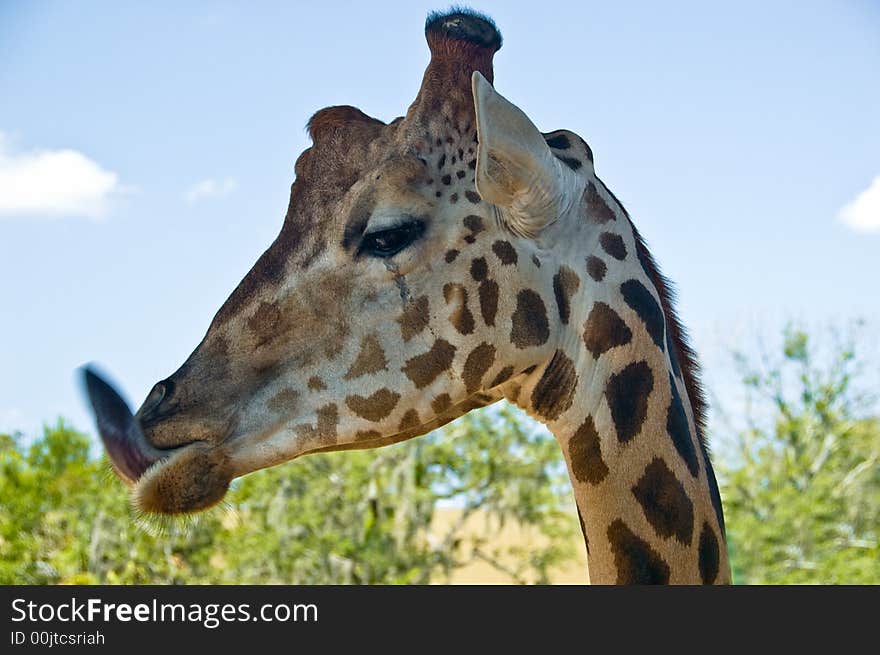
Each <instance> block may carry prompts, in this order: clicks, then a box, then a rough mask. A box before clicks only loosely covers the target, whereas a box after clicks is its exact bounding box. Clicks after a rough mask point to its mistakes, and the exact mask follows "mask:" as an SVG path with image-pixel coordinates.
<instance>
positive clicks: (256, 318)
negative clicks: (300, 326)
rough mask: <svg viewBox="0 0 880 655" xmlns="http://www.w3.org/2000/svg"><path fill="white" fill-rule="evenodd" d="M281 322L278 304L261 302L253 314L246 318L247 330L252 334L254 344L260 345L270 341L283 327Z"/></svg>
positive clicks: (281, 316) (281, 317)
mask: <svg viewBox="0 0 880 655" xmlns="http://www.w3.org/2000/svg"><path fill="white" fill-rule="evenodd" d="M283 323H284V321H283V315H282V313H281V310H280V309H278V305H276V304H275V303H270V302H261V303H260V304H259V306H257V311H255V312H254V314H253V316H251V317H250V318H248V319H247V327H248V330H250V331H251V334H253V336H254V342H255V343H254V345H255V346H256V347H260V346H263V345H265V344H267V343H269V342H270V341H272V339H273V338H275V336H276V335H277V334H278V333H279V331H282V330H283V329H284V328H283Z"/></svg>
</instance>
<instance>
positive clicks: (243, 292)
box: [86, 12, 591, 513]
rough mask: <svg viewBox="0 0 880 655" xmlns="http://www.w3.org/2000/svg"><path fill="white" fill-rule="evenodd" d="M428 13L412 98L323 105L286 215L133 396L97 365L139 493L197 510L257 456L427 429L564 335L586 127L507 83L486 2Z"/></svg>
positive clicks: (295, 453)
mask: <svg viewBox="0 0 880 655" xmlns="http://www.w3.org/2000/svg"><path fill="white" fill-rule="evenodd" d="M425 32H426V37H427V41H428V45H429V47H430V50H431V55H432V56H431V61H430V64H429V65H428V68H427V70H426V72H425V75H424V79H423V82H422V86H421V88H420V91H419V93H418V96H417V97H416V99H415V101H414V102H413V104H412V105H411V106H410V108H409V110H408V111H407V114H406V116H404V117H401V118H398V119H397V120H395V121H392V122H391V123H389V124H385V123H383V122H381V121H379V120H376V119H374V118H371V117H369V116H367V115H365V114H364V113H362V112H361V111H359V110H358V109H356V108H354V107H349V106H340V107H328V108H325V109H322V110H321V111H319V112H317V113H316V114H315V115H314V116H313V117H312V118H311V120H310V121H309V126H308V127H309V134H310V136H311V139H312V142H313V145H312V147H310V148H309V149H307V150H306V151H305V152H303V153H302V155H301V156H300V157H299V159H298V160H297V162H296V180H295V182H294V183H293V186H292V188H291V195H290V205H289V208H288V212H287V216H286V218H285V221H284V224H283V227H282V229H281V232H280V234H279V235H278V237H277V238H276V240H275V241H274V242H273V243H272V245H271V246H270V247H269V249H268V250H267V251H266V252H265V253H264V254H263V255H262V256H261V257H260V259H259V260H258V261H257V263H256V264H255V265H254V267H253V268H252V270H251V271H250V272H249V273H248V274H247V275H246V276H245V278H244V279H243V280H242V281H241V283H240V284H239V285H238V287H237V288H236V289H235V290H234V291H233V293H232V294H231V295H230V297H229V298H228V299H227V301H226V302H225V303H224V305H223V306H222V307H221V308H220V310H219V311H218V313H217V314H216V316H215V318H214V320H213V322H212V323H211V325H210V327H209V329H208V331H207V334H206V335H205V337H204V339H203V340H202V342H201V343H200V344H199V345H198V347H197V348H196V349H195V351H194V352H193V353H192V354H191V356H190V357H189V358H188V359H187V360H186V362H184V364H183V365H182V366H181V367H180V368H179V369H178V370H177V371H176V372H175V373H174V374H173V375H171V376H170V377H168V378H167V379H165V380H162V381H161V382H159V383H157V384H156V385H155V387H154V388H153V390H152V391H151V392H150V394H149V395H148V397H147V398H146V400H145V401H144V403H143V404H142V406H141V407H140V409H139V410H138V412H137V413H136V415H135V416H134V417H131V415H130V414H129V413H128V412H127V410H126V409H125V405H124V403H122V402H121V401H120V400H119V398H118V396H116V394H115V392H113V390H112V389H111V388H110V387H109V386H107V385H106V384H104V383H103V382H102V381H101V380H100V379H99V378H97V377H96V376H95V375H94V374H93V373H88V374H87V376H86V377H87V382H88V385H87V386H88V389H89V393H90V397H91V401H92V404H93V407H94V409H95V411H96V414H97V417H98V423H99V429H100V432H101V434H102V437H103V439H104V442H105V444H106V446H107V449H108V453H109V455H110V456H111V460H112V461H113V463H114V465H115V469H116V470H117V472H118V473H119V474H120V475H121V476H122V477H123V478H124V479H126V480H127V481H128V482H130V483H132V484H133V485H134V486H135V498H136V500H137V503H138V504H139V506H140V507H141V508H142V509H143V510H145V511H148V512H158V513H181V512H190V511H195V510H199V509H202V508H205V507H208V506H210V505H212V504H214V503H216V502H217V501H219V500H220V499H221V498H222V497H223V495H224V494H225V492H226V490H227V487H228V484H229V482H230V481H231V480H232V479H233V478H234V477H237V476H240V475H244V474H246V473H248V472H251V471H254V470H257V469H261V468H265V467H269V466H273V465H275V464H279V463H281V462H284V461H287V460H291V459H293V458H296V457H299V456H301V455H303V454H305V453H310V452H316V451H327V450H341V449H349V448H371V447H375V446H381V445H385V444H390V443H394V442H398V441H401V440H403V439H407V438H410V437H414V436H417V435H420V434H423V433H425V432H427V431H429V430H431V429H433V428H435V427H437V426H439V425H442V424H444V423H446V422H448V421H450V420H452V419H454V418H456V417H458V416H460V415H461V414H463V413H465V412H467V411H469V410H470V409H472V408H475V407H479V406H482V405H485V404H487V403H489V402H492V401H494V400H497V399H498V398H500V397H502V395H503V394H504V393H505V390H507V391H509V390H510V389H515V388H517V387H518V385H519V384H521V381H522V379H524V378H525V377H526V376H527V375H528V373H529V372H530V371H533V370H534V369H535V368H536V367H537V366H539V365H540V364H541V363H542V362H544V361H545V360H547V359H548V358H549V357H550V355H552V353H553V352H554V346H553V344H554V342H555V341H557V340H558V338H559V337H560V335H559V330H558V329H557V326H558V323H559V322H558V321H554V320H552V318H551V316H550V314H549V312H550V309H551V307H549V305H548V302H547V299H548V298H550V299H552V298H553V297H554V289H555V295H556V296H557V297H558V296H559V294H560V293H561V294H563V295H564V294H567V293H570V291H571V290H572V289H571V282H570V281H567V280H565V279H562V280H561V281H560V280H559V279H558V275H557V276H556V279H555V280H554V275H553V272H551V269H550V267H549V266H548V267H542V261H543V260H545V259H546V258H552V257H553V249H554V248H557V247H558V246H559V244H558V243H557V242H556V239H557V234H558V231H554V230H553V229H552V227H553V224H554V223H556V222H559V221H564V220H565V219H566V216H567V214H568V213H570V212H571V210H572V208H573V207H574V206H575V205H577V204H578V202H579V201H580V197H581V196H582V194H583V190H584V183H583V179H582V177H581V176H578V175H575V174H574V172H573V170H572V169H573V168H575V167H579V166H582V165H583V166H591V162H590V158H589V156H588V154H587V153H588V150H587V149H586V144H584V143H583V141H582V140H580V139H579V138H577V137H574V136H573V135H569V134H566V133H558V134H556V135H552V137H551V138H549V139H545V137H544V136H542V135H541V133H540V132H538V130H537V129H536V128H535V126H534V125H533V124H532V123H531V121H530V120H529V119H528V118H527V117H526V115H525V114H524V113H523V112H522V111H520V110H519V109H518V108H517V107H515V106H514V105H513V104H511V103H509V102H508V101H507V100H505V99H504V98H503V97H502V96H501V95H499V94H498V93H497V92H496V91H495V90H494V88H493V87H492V84H491V82H492V79H493V70H492V58H493V55H494V53H495V52H496V51H497V50H498V48H500V46H501V36H500V34H499V32H498V31H497V29H496V28H495V26H494V25H493V24H492V23H491V21H489V20H488V19H486V18H484V17H482V16H480V15H476V14H473V13H469V12H454V13H450V14H443V15H439V14H434V15H432V16H430V17H429V19H428V21H427V23H426V30H425ZM548 141H549V145H548ZM554 145H555V146H556V147H557V148H559V147H563V146H564V147H565V149H566V154H565V155H563V156H554V150H553V148H552V146H554ZM575 151H580V155H581V156H580V157H579V158H578V159H573V158H572V153H573V152H575ZM554 272H555V271H554Z"/></svg>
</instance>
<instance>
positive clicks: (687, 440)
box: [666, 375, 714, 477]
mask: <svg viewBox="0 0 880 655" xmlns="http://www.w3.org/2000/svg"><path fill="white" fill-rule="evenodd" d="M669 386H670V387H671V391H672V395H671V398H670V400H669V407H668V408H667V410H666V432H667V434H669V438H670V439H672V443H673V445H674V446H675V450H676V451H678V454H679V455H681V458H682V459H683V460H684V461H685V464H687V467H688V470H689V471H690V472H691V475H693V476H694V477H697V475H699V473H700V461H699V460H698V459H697V447H696V444H694V440H693V438H692V437H691V428H690V425H689V423H688V419H687V414H685V412H684V404H682V402H681V395H680V394H679V393H678V386H677V385H676V384H675V380H674V379H673V378H672V376H671V375H670V376H669ZM713 477H714V476H713Z"/></svg>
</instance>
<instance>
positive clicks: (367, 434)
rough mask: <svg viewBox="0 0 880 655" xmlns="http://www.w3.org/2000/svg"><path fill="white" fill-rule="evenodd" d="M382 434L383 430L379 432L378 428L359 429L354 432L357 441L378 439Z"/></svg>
mask: <svg viewBox="0 0 880 655" xmlns="http://www.w3.org/2000/svg"><path fill="white" fill-rule="evenodd" d="M381 436H382V433H381V432H377V431H376V430H358V431H357V432H355V434H354V440H355V441H369V440H372V439H378V438H379V437H381Z"/></svg>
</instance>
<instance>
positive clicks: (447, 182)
mask: <svg viewBox="0 0 880 655" xmlns="http://www.w3.org/2000/svg"><path fill="white" fill-rule="evenodd" d="M440 181H441V182H443V184H445V185H446V186H449V185H450V184H452V176H451V175H444V176H443V177H441V178H440Z"/></svg>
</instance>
